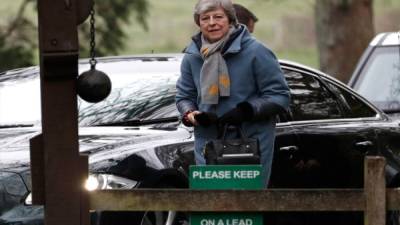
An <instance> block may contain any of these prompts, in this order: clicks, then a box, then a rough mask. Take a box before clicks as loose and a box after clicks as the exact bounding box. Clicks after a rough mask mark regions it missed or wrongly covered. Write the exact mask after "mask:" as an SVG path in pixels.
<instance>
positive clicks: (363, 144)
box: [354, 141, 374, 148]
mask: <svg viewBox="0 0 400 225" xmlns="http://www.w3.org/2000/svg"><path fill="white" fill-rule="evenodd" d="M372 145H374V144H373V143H372V141H360V142H356V143H355V144H354V146H356V147H361V148H362V147H364V148H365V147H370V146H372Z"/></svg>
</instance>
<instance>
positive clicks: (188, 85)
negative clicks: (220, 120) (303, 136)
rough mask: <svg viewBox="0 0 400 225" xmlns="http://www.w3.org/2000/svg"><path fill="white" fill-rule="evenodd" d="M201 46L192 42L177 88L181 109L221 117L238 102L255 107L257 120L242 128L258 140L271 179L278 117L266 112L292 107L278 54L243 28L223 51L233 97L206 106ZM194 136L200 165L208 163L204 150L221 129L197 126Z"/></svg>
mask: <svg viewBox="0 0 400 225" xmlns="http://www.w3.org/2000/svg"><path fill="white" fill-rule="evenodd" d="M199 44H200V43H199V42H196V41H192V42H191V43H190V45H189V46H188V47H187V48H186V49H185V56H184V58H183V60H182V64H181V76H180V78H179V80H178V81H177V85H176V87H177V95H176V105H177V108H178V110H179V111H180V113H181V114H184V113H185V112H187V111H188V110H199V111H202V112H213V113H216V114H217V115H218V117H220V116H222V115H223V114H224V113H226V112H227V111H229V110H231V109H233V108H235V107H236V105H237V104H238V103H241V102H244V101H247V102H249V103H250V104H251V106H252V108H253V112H254V120H253V121H251V122H245V123H243V124H242V128H243V131H244V133H245V134H246V135H247V136H248V137H253V138H258V140H259V142H260V150H261V161H262V162H261V163H262V165H263V166H264V170H265V171H266V172H267V173H266V175H265V176H266V179H268V178H269V174H270V169H271V164H272V157H273V149H274V140H275V116H273V117H268V118H264V117H263V112H264V111H265V110H267V109H266V107H267V106H268V105H269V103H275V104H277V105H279V106H281V107H282V108H283V109H287V108H288V106H289V88H288V86H287V84H286V81H285V79H284V76H283V73H282V71H281V69H280V66H279V63H278V61H277V59H276V57H275V55H274V54H273V53H272V51H271V50H269V49H268V48H267V47H265V46H264V45H263V44H262V43H260V42H259V41H257V40H256V39H255V38H254V37H253V36H251V35H250V33H249V32H248V30H247V29H246V28H245V27H244V26H241V27H240V30H239V33H238V34H237V35H236V37H235V38H234V39H233V40H231V42H230V45H229V46H228V47H227V48H224V49H226V50H225V51H223V57H224V59H225V61H226V64H227V66H228V71H229V75H230V82H231V87H230V88H231V92H230V96H229V97H220V99H219V103H218V104H217V105H206V104H201V101H200V100H201V99H200V96H201V94H200V90H201V88H200V71H201V67H202V65H203V62H204V61H203V59H202V57H201V55H200V52H199V49H200V46H199ZM194 133H195V159H196V163H197V164H205V160H204V157H203V155H202V151H203V147H204V144H205V143H206V141H207V140H210V139H215V138H216V137H217V128H216V126H210V127H202V126H196V127H195V128H194ZM232 135H234V134H231V136H232Z"/></svg>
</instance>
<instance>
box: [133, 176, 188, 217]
mask: <svg viewBox="0 0 400 225" xmlns="http://www.w3.org/2000/svg"><path fill="white" fill-rule="evenodd" d="M153 188H162V189H168V188H187V178H186V177H184V176H165V177H163V178H162V179H160V180H159V182H158V183H157V184H155V185H154V186H153ZM188 224H189V216H188V213H185V212H176V211H156V212H153V211H147V212H145V213H144V215H143V218H142V221H141V223H140V225H188Z"/></svg>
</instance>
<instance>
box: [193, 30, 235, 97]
mask: <svg viewBox="0 0 400 225" xmlns="http://www.w3.org/2000/svg"><path fill="white" fill-rule="evenodd" d="M234 31H235V28H234V27H233V26H232V27H231V28H230V29H229V32H228V33H227V34H226V35H225V36H224V37H222V38H221V40H219V41H217V42H214V43H209V42H208V41H207V40H206V39H205V38H204V36H203V35H201V42H202V45H201V46H202V47H201V49H200V53H201V56H202V57H203V60H204V64H203V67H202V68H201V72H200V86H201V103H202V104H218V99H219V96H224V97H227V96H229V95H230V86H231V85H230V78H229V73H228V67H227V66H226V62H225V59H224V58H223V57H222V55H221V49H223V47H224V45H225V44H226V42H227V41H228V40H229V37H230V35H231V34H232V33H233V32H234Z"/></svg>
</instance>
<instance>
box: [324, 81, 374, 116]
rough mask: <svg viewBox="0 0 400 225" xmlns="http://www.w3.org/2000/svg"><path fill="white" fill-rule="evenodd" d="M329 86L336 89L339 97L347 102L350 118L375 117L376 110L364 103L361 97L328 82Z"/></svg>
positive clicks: (346, 106) (333, 89)
mask: <svg viewBox="0 0 400 225" xmlns="http://www.w3.org/2000/svg"><path fill="white" fill-rule="evenodd" d="M328 85H329V88H330V89H331V90H332V91H334V92H335V93H336V94H337V95H338V97H339V98H340V99H341V100H342V101H343V103H344V104H345V108H346V109H347V115H346V116H347V117H349V118H365V117H375V116H376V111H375V110H374V109H372V108H371V107H370V106H368V105H367V104H366V103H364V102H363V101H362V100H361V99H359V98H357V97H356V96H355V95H352V94H351V93H350V92H349V91H347V90H345V89H344V88H342V87H339V86H336V85H333V84H331V83H328Z"/></svg>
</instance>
